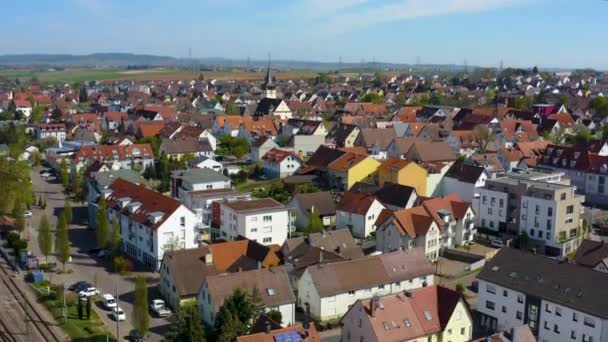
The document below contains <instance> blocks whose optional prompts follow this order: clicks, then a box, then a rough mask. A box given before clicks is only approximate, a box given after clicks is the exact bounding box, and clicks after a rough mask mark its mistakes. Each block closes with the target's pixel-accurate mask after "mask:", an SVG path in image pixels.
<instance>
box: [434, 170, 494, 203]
mask: <svg viewBox="0 0 608 342" xmlns="http://www.w3.org/2000/svg"><path fill="white" fill-rule="evenodd" d="M488 178H489V175H488V173H487V172H486V171H484V172H482V173H481V175H480V176H479V179H477V181H476V182H475V183H468V182H463V181H460V180H459V179H457V178H452V177H448V176H444V177H443V180H442V181H441V188H442V194H443V195H448V194H453V193H457V194H459V195H460V198H462V200H463V201H465V202H472V201H473V198H474V197H475V195H479V189H480V188H483V187H484V186H485V185H486V180H487V179H488Z"/></svg>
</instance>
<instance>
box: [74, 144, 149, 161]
mask: <svg viewBox="0 0 608 342" xmlns="http://www.w3.org/2000/svg"><path fill="white" fill-rule="evenodd" d="M139 157H142V158H143V157H147V158H150V159H154V153H153V152H152V147H151V146H150V144H133V145H95V146H82V147H80V150H79V151H78V152H76V153H75V154H74V155H73V156H72V159H74V160H80V159H83V160H86V161H92V160H99V161H105V160H107V159H118V160H125V159H128V158H139Z"/></svg>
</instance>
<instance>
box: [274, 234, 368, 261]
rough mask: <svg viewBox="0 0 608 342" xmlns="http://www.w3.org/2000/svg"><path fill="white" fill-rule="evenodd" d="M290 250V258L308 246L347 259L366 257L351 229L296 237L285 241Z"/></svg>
mask: <svg viewBox="0 0 608 342" xmlns="http://www.w3.org/2000/svg"><path fill="white" fill-rule="evenodd" d="M285 244H286V245H287V249H288V251H289V252H288V256H294V255H297V254H299V253H302V251H300V252H299V253H298V252H296V250H297V249H299V248H300V247H301V246H304V245H308V246H311V247H318V248H320V249H322V250H325V251H329V252H332V253H335V254H337V255H340V256H341V257H343V258H345V259H355V258H361V257H363V256H364V254H363V250H362V249H361V247H360V246H359V245H357V242H356V241H355V239H353V236H352V234H351V232H350V230H349V229H338V230H328V231H322V232H320V233H312V234H310V235H308V237H303V236H300V237H295V238H290V239H287V240H286V241H285Z"/></svg>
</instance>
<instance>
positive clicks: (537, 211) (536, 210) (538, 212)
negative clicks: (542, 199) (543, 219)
mask: <svg viewBox="0 0 608 342" xmlns="http://www.w3.org/2000/svg"><path fill="white" fill-rule="evenodd" d="M534 211H535V212H536V214H540V205H538V204H537V205H536V209H535V210H534Z"/></svg>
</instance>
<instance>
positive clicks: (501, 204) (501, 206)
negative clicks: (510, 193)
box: [498, 198, 505, 208]
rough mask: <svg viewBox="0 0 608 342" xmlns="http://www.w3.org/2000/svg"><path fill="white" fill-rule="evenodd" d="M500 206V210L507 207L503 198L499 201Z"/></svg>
mask: <svg viewBox="0 0 608 342" xmlns="http://www.w3.org/2000/svg"><path fill="white" fill-rule="evenodd" d="M498 206H499V207H500V208H503V207H504V206H505V200H504V199H502V198H501V199H499V200H498Z"/></svg>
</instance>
